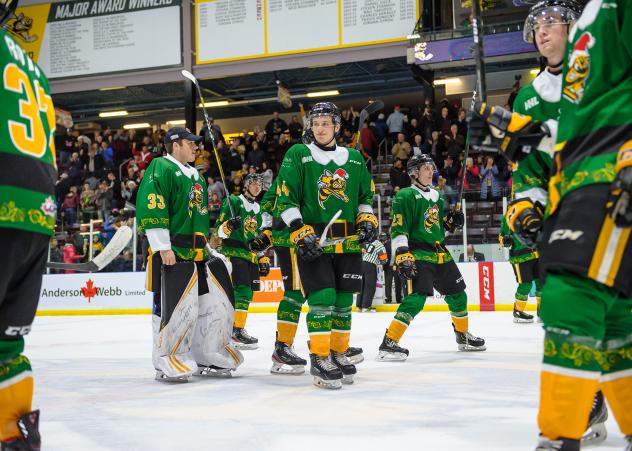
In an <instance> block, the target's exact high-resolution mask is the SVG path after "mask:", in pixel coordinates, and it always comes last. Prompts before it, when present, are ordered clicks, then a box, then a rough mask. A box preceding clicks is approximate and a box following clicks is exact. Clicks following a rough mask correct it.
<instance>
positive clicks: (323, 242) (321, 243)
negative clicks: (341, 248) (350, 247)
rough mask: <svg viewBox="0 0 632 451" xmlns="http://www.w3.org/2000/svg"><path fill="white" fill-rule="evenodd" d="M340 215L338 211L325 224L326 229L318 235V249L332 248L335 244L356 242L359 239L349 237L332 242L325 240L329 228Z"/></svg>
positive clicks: (357, 237) (340, 211)
mask: <svg viewBox="0 0 632 451" xmlns="http://www.w3.org/2000/svg"><path fill="white" fill-rule="evenodd" d="M341 214H342V210H338V211H337V212H336V214H335V215H334V216H333V217H332V218H331V219H330V220H329V222H328V223H327V227H325V230H323V233H322V234H321V235H320V240H318V245H319V246H320V247H327V246H333V245H335V244H339V243H344V242H346V241H358V240H359V239H360V237H359V236H358V235H350V236H345V237H341V238H334V239H332V240H328V239H327V233H329V230H330V229H331V226H333V225H334V223H335V222H336V221H337V220H338V218H339V217H340V215H341Z"/></svg>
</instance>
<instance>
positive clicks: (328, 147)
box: [314, 135, 336, 152]
mask: <svg viewBox="0 0 632 451" xmlns="http://www.w3.org/2000/svg"><path fill="white" fill-rule="evenodd" d="M332 143H333V145H332ZM314 145H315V146H316V147H318V148H319V149H321V150H324V151H325V152H331V151H332V150H336V136H335V135H334V137H333V138H331V141H329V145H323V144H321V143H319V142H318V141H317V140H316V138H314Z"/></svg>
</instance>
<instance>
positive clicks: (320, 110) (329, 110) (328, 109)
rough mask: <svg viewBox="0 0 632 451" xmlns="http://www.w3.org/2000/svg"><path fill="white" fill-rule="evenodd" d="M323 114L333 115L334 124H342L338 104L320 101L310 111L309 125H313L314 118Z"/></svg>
mask: <svg viewBox="0 0 632 451" xmlns="http://www.w3.org/2000/svg"><path fill="white" fill-rule="evenodd" d="M321 116H331V120H332V121H333V123H334V125H340V122H341V116H340V110H339V109H338V107H337V106H336V104H334V103H332V102H318V103H317V104H316V105H314V106H313V107H312V109H311V110H310V111H309V125H310V126H311V125H312V119H314V118H315V117H321Z"/></svg>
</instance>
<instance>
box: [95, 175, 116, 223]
mask: <svg viewBox="0 0 632 451" xmlns="http://www.w3.org/2000/svg"><path fill="white" fill-rule="evenodd" d="M112 198H113V195H112V190H111V189H110V187H109V185H108V182H107V181H105V180H102V181H101V182H99V189H98V191H97V195H96V200H95V203H96V206H97V213H98V216H99V219H106V218H107V217H108V216H109V215H110V213H111V211H112Z"/></svg>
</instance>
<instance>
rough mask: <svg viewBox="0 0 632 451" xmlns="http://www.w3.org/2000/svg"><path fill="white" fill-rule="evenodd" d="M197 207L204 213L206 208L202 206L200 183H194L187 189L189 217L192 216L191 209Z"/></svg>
mask: <svg viewBox="0 0 632 451" xmlns="http://www.w3.org/2000/svg"><path fill="white" fill-rule="evenodd" d="M194 208H197V210H198V212H199V213H200V214H204V213H206V208H202V185H200V184H199V183H195V184H194V185H193V186H192V187H191V191H189V218H190V217H192V216H193V209H194Z"/></svg>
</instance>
